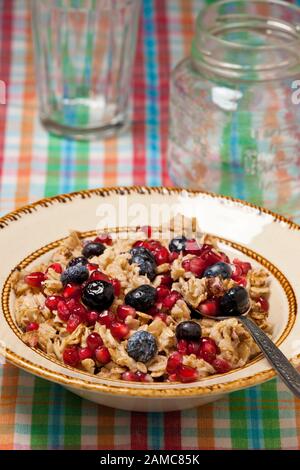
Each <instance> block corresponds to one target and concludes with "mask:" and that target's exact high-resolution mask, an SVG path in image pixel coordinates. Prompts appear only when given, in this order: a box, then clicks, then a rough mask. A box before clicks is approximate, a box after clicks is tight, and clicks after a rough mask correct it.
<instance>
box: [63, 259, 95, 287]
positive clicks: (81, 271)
mask: <svg viewBox="0 0 300 470" xmlns="http://www.w3.org/2000/svg"><path fill="white" fill-rule="evenodd" d="M88 277H89V271H88V269H87V268H86V267H85V266H84V265H83V264H75V266H70V267H69V268H66V269H65V270H64V272H63V273H62V274H61V276H60V280H61V282H62V283H63V285H64V286H65V285H66V284H68V283H69V282H70V283H74V284H82V283H83V282H84V281H86V280H87V279H88Z"/></svg>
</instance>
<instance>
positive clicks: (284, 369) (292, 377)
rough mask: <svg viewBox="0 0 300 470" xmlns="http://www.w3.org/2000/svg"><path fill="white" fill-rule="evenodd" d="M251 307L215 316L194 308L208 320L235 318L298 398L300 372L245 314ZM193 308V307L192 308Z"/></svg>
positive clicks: (299, 395) (299, 392)
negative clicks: (243, 310)
mask: <svg viewBox="0 0 300 470" xmlns="http://www.w3.org/2000/svg"><path fill="white" fill-rule="evenodd" d="M250 309H251V307H250V306H249V308H248V309H247V311H246V312H244V313H243V314H234V315H228V316H217V317H212V316H209V315H204V314H203V313H202V312H200V311H199V310H196V311H197V312H198V313H199V314H200V315H202V316H203V317H205V318H209V319H210V320H217V321H220V320H228V318H237V319H238V320H239V321H240V322H241V323H242V324H243V325H244V326H245V327H246V328H247V330H248V331H249V332H250V333H251V335H252V337H253V339H254V340H255V342H256V343H257V344H258V345H259V347H260V349H261V350H262V352H263V353H264V355H265V356H266V358H267V359H268V361H269V362H270V363H271V364H272V366H273V367H274V369H275V370H276V371H277V372H278V374H279V375H280V377H281V379H282V380H283V382H284V383H285V384H286V385H287V387H288V388H289V389H290V390H291V391H292V392H293V393H294V395H295V396H296V397H298V398H300V374H299V372H297V370H296V369H295V368H294V367H293V366H292V364H291V363H290V362H289V360H288V359H287V358H286V356H285V355H284V354H283V353H282V352H281V351H280V349H279V348H278V347H277V346H276V345H275V344H274V343H273V341H272V340H271V339H270V338H269V337H268V336H267V335H266V333H264V331H263V330H262V329H261V328H259V326H257V324H256V323H254V321H252V320H251V318H248V317H247V315H248V313H249V311H250ZM194 310H195V309H194Z"/></svg>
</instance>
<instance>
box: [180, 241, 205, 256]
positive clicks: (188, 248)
mask: <svg viewBox="0 0 300 470" xmlns="http://www.w3.org/2000/svg"><path fill="white" fill-rule="evenodd" d="M201 253H202V246H200V245H199V243H198V242H197V240H195V239H194V238H191V239H190V240H187V241H186V242H185V248H184V254H185V255H195V256H199V255H201Z"/></svg>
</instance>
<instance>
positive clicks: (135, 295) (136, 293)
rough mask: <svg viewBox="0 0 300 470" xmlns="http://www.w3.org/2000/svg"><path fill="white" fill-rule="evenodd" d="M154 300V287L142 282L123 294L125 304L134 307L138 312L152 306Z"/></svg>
mask: <svg viewBox="0 0 300 470" xmlns="http://www.w3.org/2000/svg"><path fill="white" fill-rule="evenodd" d="M155 301H156V289H155V288H154V287H152V286H149V285H148V284H144V285H142V286H140V287H137V288H136V289H133V290H131V291H130V292H128V294H126V296H125V304H126V305H130V306H131V307H134V308H135V309H136V310H139V311H140V312H147V310H149V308H151V307H153V306H154V304H155Z"/></svg>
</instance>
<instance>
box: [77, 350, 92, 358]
mask: <svg viewBox="0 0 300 470" xmlns="http://www.w3.org/2000/svg"><path fill="white" fill-rule="evenodd" d="M78 355H79V360H80V361H83V360H84V359H91V358H92V357H93V351H92V350H91V349H90V348H88V347H86V348H80V349H79V350H78Z"/></svg>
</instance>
